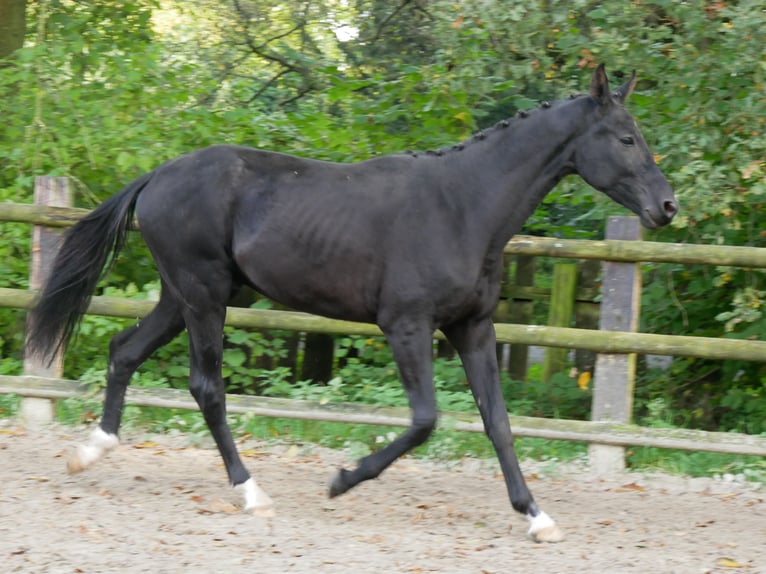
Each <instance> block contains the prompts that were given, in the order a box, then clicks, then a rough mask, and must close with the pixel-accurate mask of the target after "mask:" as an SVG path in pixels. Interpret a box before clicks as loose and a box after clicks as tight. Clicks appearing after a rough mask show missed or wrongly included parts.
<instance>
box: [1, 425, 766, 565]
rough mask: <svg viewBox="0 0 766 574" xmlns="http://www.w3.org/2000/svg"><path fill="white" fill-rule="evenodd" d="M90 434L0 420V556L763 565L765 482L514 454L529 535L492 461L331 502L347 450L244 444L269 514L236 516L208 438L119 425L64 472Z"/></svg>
mask: <svg viewBox="0 0 766 574" xmlns="http://www.w3.org/2000/svg"><path fill="white" fill-rule="evenodd" d="M87 432H88V431H87V429H83V428H78V429H75V428H71V427H61V426H53V427H50V428H47V429H45V430H42V431H33V430H24V429H23V428H22V427H21V426H20V425H18V424H17V423H15V422H14V421H8V420H6V421H0V564H2V571H3V572H46V573H47V572H51V573H94V574H95V573H132V572H151V573H166V572H167V573H171V572H172V573H177V572H200V573H229V572H231V573H239V572H252V573H258V574H263V573H283V572H297V573H306V574H308V573H314V572H323V573H330V574H336V573H338V574H345V573H348V574H351V573H354V574H367V573H370V574H373V573H374V574H381V573H399V572H402V573H425V572H440V573H454V574H464V573H474V574H490V573H491V574H495V573H498V574H499V573H511V572H520V573H526V574H534V573H542V574H558V573H575V572H597V573H614V574H620V573H636V574H639V573H640V574H645V573H652V574H655V573H656V574H660V573H662V574H671V573H678V574H687V573H688V574H703V573H718V572H746V573H763V574H766V502H765V499H766V492H764V489H763V488H762V487H761V488H759V487H758V485H752V484H739V483H736V482H725V481H720V480H713V479H688V478H684V477H671V476H665V475H652V476H645V475H639V474H625V475H622V476H621V477H618V478H613V479H609V480H603V479H596V478H593V477H590V476H589V475H588V473H587V472H586V471H585V470H583V469H581V468H577V467H573V466H568V467H559V468H558V469H557V470H555V471H554V472H550V470H549V469H548V470H546V469H545V467H543V466H542V465H540V464H539V463H535V462H525V463H524V464H523V466H524V468H525V472H526V474H527V477H528V479H529V483H530V487H531V488H532V489H533V492H534V494H535V497H536V499H537V501H538V502H539V503H540V506H541V507H542V508H543V509H544V510H545V511H546V512H548V513H549V514H550V515H551V516H553V517H554V518H555V519H556V520H557V522H558V523H559V524H560V525H561V526H562V527H563V528H564V530H565V532H566V539H565V540H564V541H563V542H561V543H558V544H537V543H534V542H532V541H530V540H528V539H527V538H526V522H525V520H524V519H523V517H521V516H518V515H516V514H515V513H514V512H512V511H511V510H510V507H509V504H508V502H507V498H506V493H505V487H504V484H503V481H502V478H501V477H500V475H499V474H498V472H497V467H496V466H495V465H494V463H493V462H480V461H462V462H459V463H439V462H429V461H423V460H416V459H411V458H405V459H402V460H400V461H398V462H397V463H396V464H395V465H394V466H392V467H391V468H390V469H389V470H388V471H386V472H385V473H384V474H383V475H382V476H381V477H380V478H379V479H378V480H375V481H370V482H368V483H366V484H363V485H360V486H359V487H357V488H356V489H354V490H352V491H350V492H349V493H347V494H345V495H344V496H341V497H339V498H337V499H333V500H328V499H327V497H326V488H327V482H328V480H329V478H330V476H331V475H332V474H333V473H334V471H335V468H336V467H337V466H338V465H341V464H346V465H349V464H350V463H351V461H350V459H349V457H348V455H347V454H346V453H343V452H336V451H331V450H326V449H321V448H318V447H313V446H304V447H301V446H297V445H288V444H279V445H273V444H265V443H262V442H257V441H254V440H245V441H242V442H241V443H240V448H241V450H242V452H243V454H244V456H245V457H246V460H247V465H248V467H249V468H250V470H251V471H252V472H253V475H254V477H255V478H256V480H257V481H258V482H259V484H260V485H261V486H262V487H264V489H265V490H266V491H267V492H268V493H269V494H270V495H271V496H272V498H274V500H275V503H276V509H277V515H276V517H275V518H273V519H270V520H264V519H259V518H255V517H253V516H250V515H246V514H243V513H241V512H240V511H239V508H238V505H239V504H240V500H239V497H238V495H237V494H236V493H235V492H234V491H233V490H232V489H230V488H229V487H228V485H227V482H226V477H225V471H224V469H223V466H222V464H221V463H220V460H219V457H218V454H217V452H216V451H215V450H214V449H213V448H212V445H204V447H203V448H199V447H194V446H191V442H190V440H189V438H188V437H185V436H183V435H172V436H166V435H163V436H156V435H135V434H133V435H126V436H124V437H123V442H122V444H121V445H120V446H119V447H118V448H117V449H116V450H115V451H113V452H112V453H111V454H110V455H109V456H108V457H107V458H106V459H104V460H103V461H101V462H99V463H97V464H96V465H95V466H94V467H92V468H91V469H88V470H86V471H85V472H84V473H81V474H78V475H74V476H68V475H67V474H66V473H65V462H66V457H67V455H68V454H69V452H70V451H71V449H72V448H73V446H74V445H75V444H76V443H77V442H79V441H81V440H84V438H85V436H86V434H87Z"/></svg>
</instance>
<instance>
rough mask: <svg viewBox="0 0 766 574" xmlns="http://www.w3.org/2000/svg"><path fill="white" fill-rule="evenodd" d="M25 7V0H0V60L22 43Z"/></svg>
mask: <svg viewBox="0 0 766 574" xmlns="http://www.w3.org/2000/svg"><path fill="white" fill-rule="evenodd" d="M26 9H27V2H26V0H0V61H2V60H4V59H5V58H7V57H8V56H10V55H11V54H13V52H15V51H16V50H18V49H19V48H21V47H22V46H23V45H24V33H25V32H26V28H27V19H26ZM0 65H1V64H0Z"/></svg>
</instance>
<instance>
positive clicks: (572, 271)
mask: <svg viewBox="0 0 766 574" xmlns="http://www.w3.org/2000/svg"><path fill="white" fill-rule="evenodd" d="M576 291H577V263H556V264H555V265H554V266H553V285H552V288H551V304H550V310H549V312H548V325H549V326H551V327H571V326H572V317H573V316H574V306H575V294H576ZM568 353H569V349H562V348H555V347H547V348H546V349H545V358H544V359H543V381H545V382H546V383H547V382H548V381H550V380H551V377H552V376H553V375H554V374H555V373H560V372H562V371H563V370H564V369H565V368H566V365H567V354H568Z"/></svg>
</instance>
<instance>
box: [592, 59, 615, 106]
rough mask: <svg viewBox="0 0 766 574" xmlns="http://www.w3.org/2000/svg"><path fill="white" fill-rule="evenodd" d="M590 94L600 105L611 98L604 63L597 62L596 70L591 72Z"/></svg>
mask: <svg viewBox="0 0 766 574" xmlns="http://www.w3.org/2000/svg"><path fill="white" fill-rule="evenodd" d="M590 95H591V96H592V97H593V99H594V100H596V101H597V102H598V103H599V104H602V105H603V104H606V103H608V102H609V99H610V98H611V94H610V93H609V80H608V79H607V77H606V70H605V67H604V64H599V65H598V68H596V71H595V72H593V79H592V80H591V81H590Z"/></svg>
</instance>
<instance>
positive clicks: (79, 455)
mask: <svg viewBox="0 0 766 574" xmlns="http://www.w3.org/2000/svg"><path fill="white" fill-rule="evenodd" d="M183 328H184V321H183V317H182V316H181V313H180V310H179V308H178V305H177V303H176V302H175V301H174V300H173V299H172V297H171V295H170V294H169V292H168V290H167V289H164V288H163V290H162V294H161V295H160V300H159V302H158V303H157V306H156V307H155V308H154V309H153V310H152V311H151V313H149V315H147V316H146V318H145V319H144V320H143V321H141V322H140V323H137V324H136V325H133V326H132V327H129V328H128V329H125V330H124V331H121V332H120V333H118V334H117V335H115V336H114V337H113V338H112V340H111V342H110V343H109V371H108V373H107V382H106V394H105V397H104V412H103V415H102V417H101V422H100V423H99V426H97V427H96V428H95V429H93V431H91V433H90V436H89V437H88V441H87V442H86V443H85V444H80V445H78V446H77V448H76V449H75V452H74V453H73V454H72V455H71V456H70V458H69V460H68V461H67V470H68V471H69V473H70V474H74V473H77V472H80V471H82V470H85V469H86V468H88V467H89V466H91V465H92V464H94V463H95V462H96V461H98V460H99V459H101V458H102V457H104V456H105V455H106V454H107V453H108V452H109V451H110V450H112V449H114V448H115V447H116V446H117V445H118V444H119V439H118V436H117V433H118V431H119V428H120V422H121V420H122V411H123V407H124V405H125V391H126V390H127V388H128V384H129V383H130V378H131V376H132V375H133V373H134V372H135V370H136V369H137V368H138V367H139V366H140V365H141V364H142V363H143V362H144V361H145V360H146V359H147V358H149V356H150V355H151V354H152V353H153V352H154V351H155V350H157V349H158V348H160V347H162V346H163V345H165V344H167V343H169V342H170V341H171V340H172V339H173V338H174V337H175V336H176V335H178V334H179V333H180V332H181V331H182V330H183Z"/></svg>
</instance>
